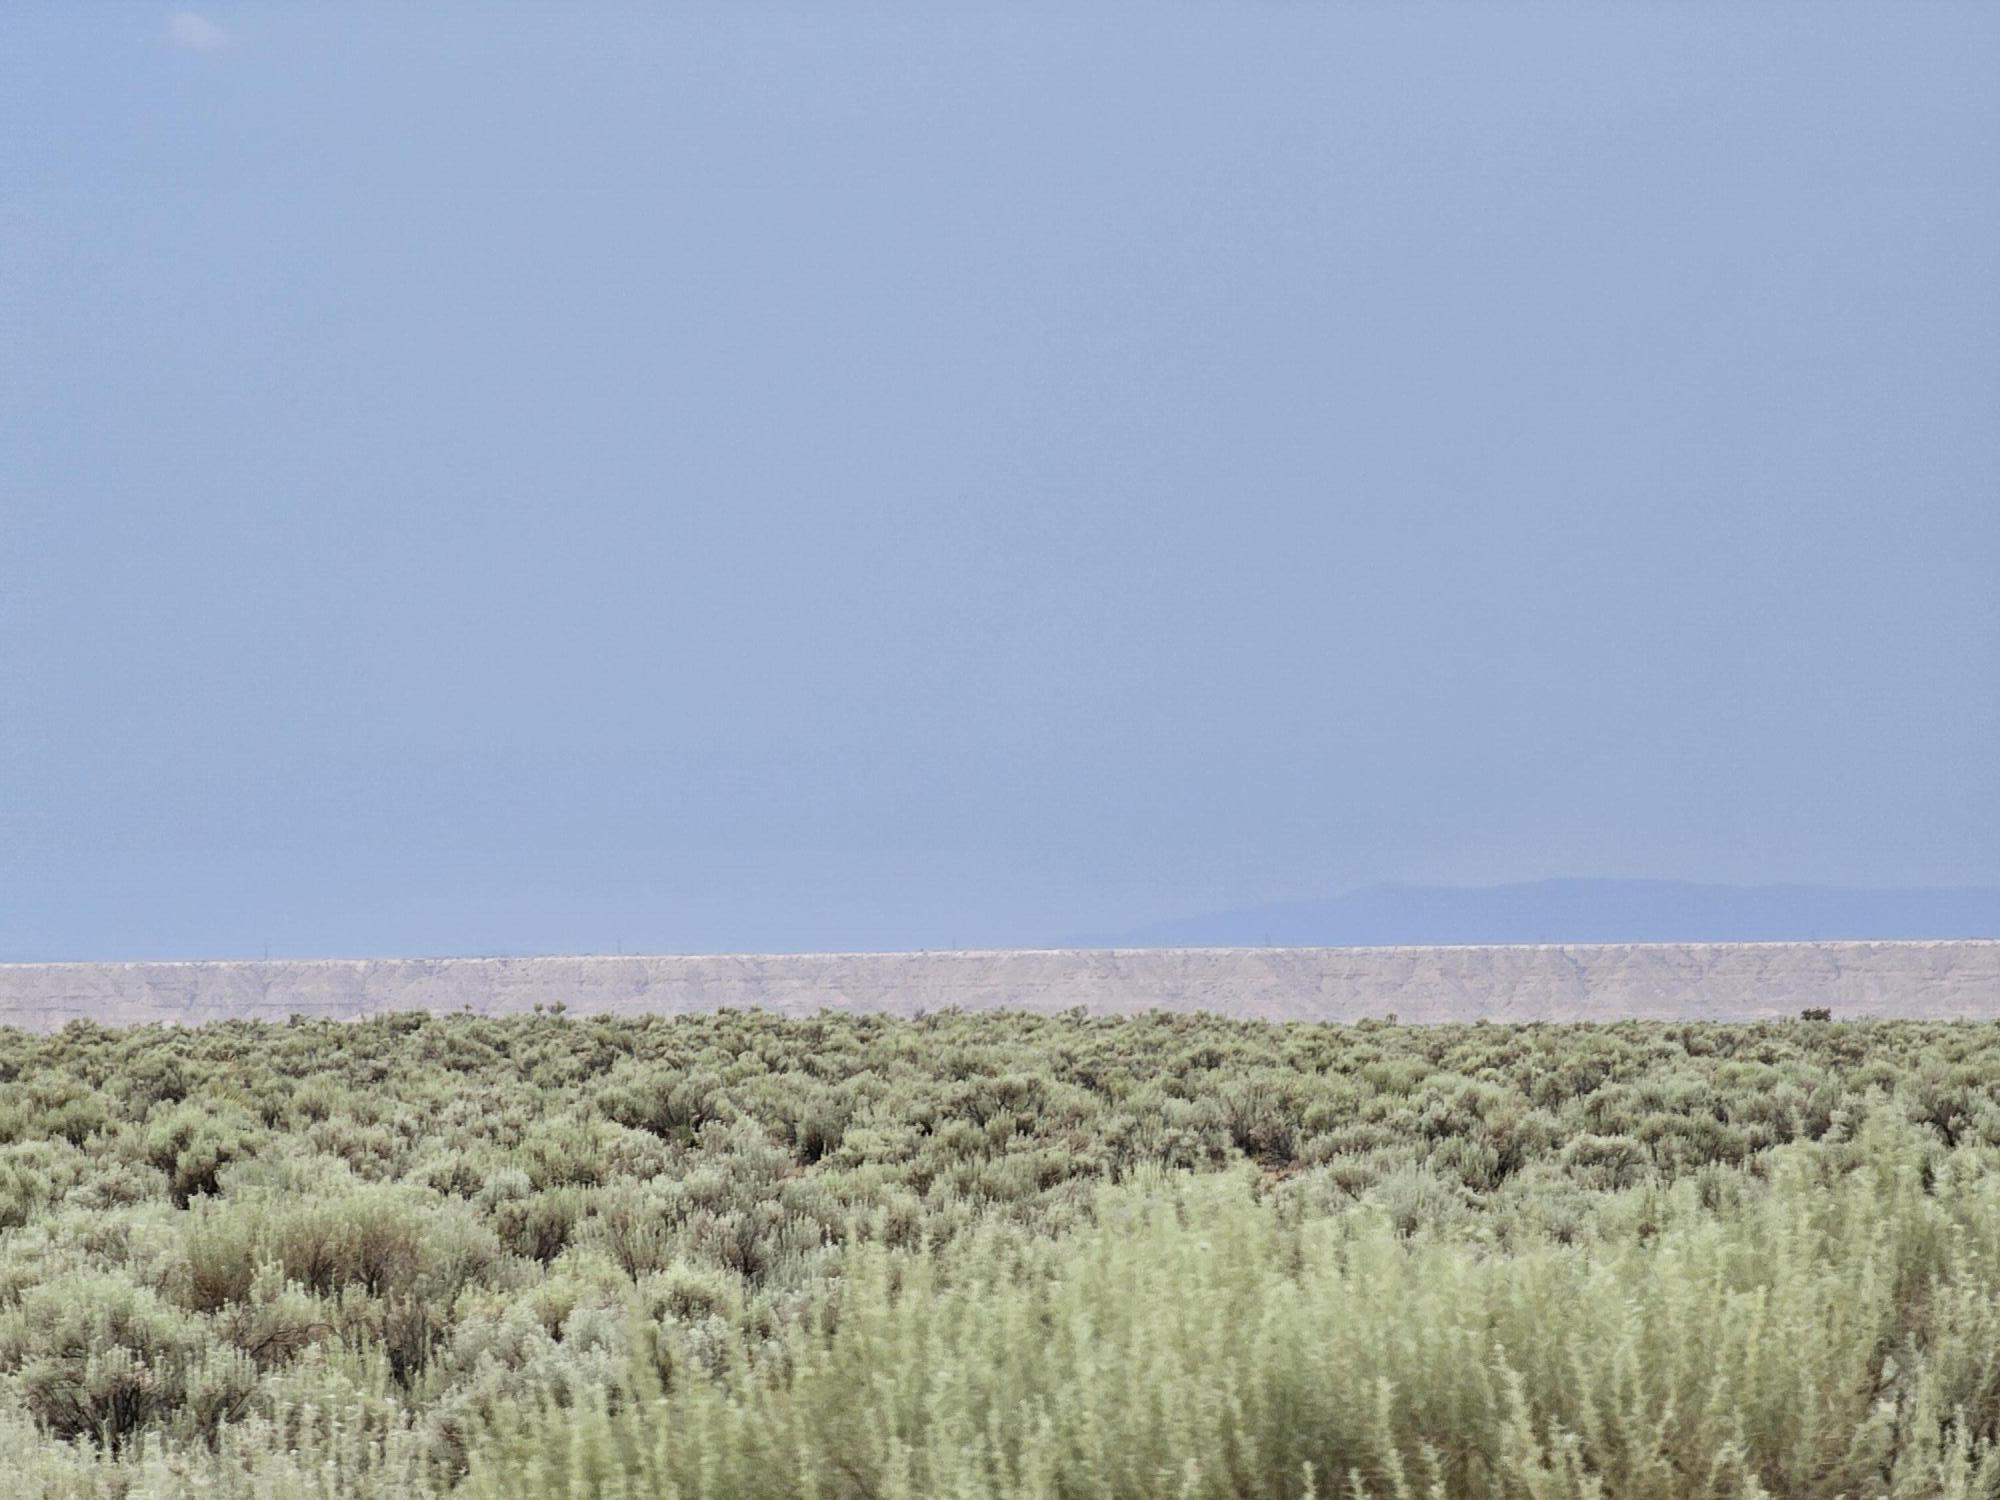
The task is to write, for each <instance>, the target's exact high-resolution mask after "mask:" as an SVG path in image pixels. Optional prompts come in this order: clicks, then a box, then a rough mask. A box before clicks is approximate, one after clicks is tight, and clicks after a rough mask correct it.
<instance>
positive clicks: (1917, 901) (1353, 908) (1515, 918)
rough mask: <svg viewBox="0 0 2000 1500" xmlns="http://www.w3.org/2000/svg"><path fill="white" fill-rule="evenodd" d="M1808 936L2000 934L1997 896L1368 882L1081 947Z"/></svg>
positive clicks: (1979, 892)
mask: <svg viewBox="0 0 2000 1500" xmlns="http://www.w3.org/2000/svg"><path fill="white" fill-rule="evenodd" d="M1814 938H1862V939H1868V938H1873V939H1891V938H2000V888H1991V887H1961V888H1956V889H1937V890H1911V889H1891V890H1849V889H1844V888H1841V887H1837V886H1817V885H1762V886H1728V885H1699V884H1695V883H1692V882H1689V881H1681V880H1537V881H1533V882H1530V883H1528V884H1525V885H1493V886H1465V887H1456V886H1417V885H1375V886H1369V887H1367V888H1365V889H1362V890H1357V891H1351V892H1349V893H1348V894H1346V895H1344V896H1335V897H1332V898H1330V899H1327V900H1320V901H1287V902H1282V903H1280V904H1277V905H1273V906H1252V907H1244V908H1242V909H1240V910H1236V911H1220V912H1211V913H1209V914H1207V915H1204V916H1195V917H1185V918H1182V919H1180V920H1177V921H1171V922H1157V923H1154V924H1153V925H1151V926H1148V927H1141V928H1138V929H1136V930H1134V931H1131V932H1126V933H1122V934H1119V935H1117V936H1115V937H1113V938H1110V939H1107V940H1104V941H1100V942H1095V943H1091V944H1088V945H1087V946H1092V947H1133V948H1209V947H1215V948H1233V947H1263V946H1267V945H1270V946H1277V947H1285V948H1294V947H1298V948H1316V947H1332V948H1350V947H1376V946H1393V945H1401V944H1453V943H1678V942H1743V943H1748V942H1784V941H1795V940H1805V939H1814Z"/></svg>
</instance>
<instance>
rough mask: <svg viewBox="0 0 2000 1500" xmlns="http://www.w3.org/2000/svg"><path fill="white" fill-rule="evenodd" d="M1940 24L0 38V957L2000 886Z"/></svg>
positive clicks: (497, 945) (409, 949)
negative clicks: (1526, 888)
mask: <svg viewBox="0 0 2000 1500" xmlns="http://www.w3.org/2000/svg"><path fill="white" fill-rule="evenodd" d="M1996 76H2000V7H1996V6H1992V5H1977V6H1975V5H1963V6H1954V5H1905V4H1893V5H1870V6H1849V5H1840V4H1828V5H1812V6H1806V5H1779V4H1773V5H1760V6H1741V5H1719V4H1718V5H1672V6H1667V5H1660V6H1645V5H1621V6H1603V5H1595V4H1593V5H1581V6H1561V5H1536V6H1480V7H1473V6H1463V7H1434V6H1427V5H1421V4H1416V5H1409V4H1397V5H1393V6H1391V5H1383V6H1336V7H1305V6H1260V5H1212V6H1191V5H1177V4H1167V5H1153V4H1149V5H1145V6H1131V7H1127V6H1121V5H1110V4H1105V5H1090V6H1064V7H1054V6H1047V7H1040V6H1035V5H1012V4H1009V5H1000V4H993V5H944V6H930V5H917V4H909V5H870V4H856V5H845V6H835V7H819V6H814V7H803V6H802V7H796V8H787V7H776V6H760V5H754V4H753V5H745V6H727V7H724V6H699V7H696V6H673V5H644V6H636V5H635V6H629V7H616V6H607V5H593V4H562V5H506V6H499V5H480V6H454V5H449V4H441V5H431V6H422V7H416V6H406V5H400V4H397V5H365V4H364V5H348V4H342V5H338V6H333V5H326V6H293V5H285V6H262V5H253V4H231V5H228V6H223V5H219V4H218V5H214V6H206V7H202V8H199V9H197V10H194V11H185V12H178V13H177V12H175V11H174V10H173V9H172V8H170V7H167V8H160V9H150V8H148V7H146V6H144V5H118V6H75V5H69V4H46V5H38V4H13V5H9V6H7V7H6V8H5V10H4V12H0V958H18V959H31V958H83V957H127V956H135V957H136V956H148V955H158V956H195V955H209V954H214V955H220V954H251V955H254V954H256V953H258V952H261V951H264V950H265V949H267V948H268V950H269V951H271V952H273V953H288V954H317V953H324V954H342V953H368V952H383V953H393V952H404V953H434V952H480V951H492V952H500V951H536V950H590V949H612V948H614V947H619V946H623V947H625V948H627V949H628V950H629V949H633V948H653V949H674V948H686V949H729V948H847V947H902V946H932V947H939V946H952V945H973V944H1006V943H1024V942H1025V943H1032V942H1040V941H1047V940H1050V939H1052V938H1058V937H1061V936H1063V935H1065V934H1068V933H1073V932H1087V931H1107V930H1115V929H1118V928H1120V927H1123V926H1129V925H1136V924H1140V923H1144V922H1148V921H1152V920H1155V919H1158V918H1163V917H1170V916H1174V915H1178V914H1180V913H1183V912H1192V911H1199V910H1203V909H1205V908H1211V907H1220V906H1232V905H1244V904H1249V903H1254V902H1259V901H1270V900H1282V899H1292V898H1303V897H1312V896H1318V895H1322V894H1326V893H1328V892H1332V891H1337V890H1341V889H1344V888H1347V887H1351V886H1355V885H1360V884H1366V883H1369V882H1373V881H1379V880H1399V881H1424V882H1438V883H1481V882H1492V881H1507V880H1522V879H1534V878H1538V877H1543V876H1551V875H1624V876H1659V877H1674V878H1682V879H1694V880H1721V881H1744V882H1756V881H1808V882H1830V883H1836V884H1850V885H1894V884H1904V885H1908V884H1981V883H1985V884H2000V753H1996V746H2000V587H1996V581H2000V415H1996V413H2000V89H1995V88H1994V87H1993V79H1994V78H1995V77H1996Z"/></svg>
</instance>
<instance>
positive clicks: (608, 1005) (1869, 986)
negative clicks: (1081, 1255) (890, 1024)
mask: <svg viewBox="0 0 2000 1500" xmlns="http://www.w3.org/2000/svg"><path fill="white" fill-rule="evenodd" d="M557 1001H561V1002H562V1003H564V1004H565V1005H567V1006H568V1007H569V1009H570V1010H571V1011H572V1012H575V1013H579V1014H599V1013H603V1014H611V1015H684V1014H689V1013H692V1012H697V1011H713V1010H720V1009H724V1008H732V1007H733V1008H737V1009H752V1008H755V1009H764V1010H772V1011H778V1012H782V1013H784V1014H787V1015H801V1014H807V1013H811V1012H814V1011H819V1010H828V1011H846V1012H853V1013H863V1012H881V1013H887V1014H891V1015H903V1016H909V1015H915V1014H918V1013H920V1012H923V1011H935V1010H943V1009H945V1008H947V1007H952V1006H956V1007H959V1008H961V1009H964V1010H1025V1011H1037V1012H1042V1013H1051V1012H1056V1011H1063V1010H1068V1009H1071V1008H1072V1007H1076V1006H1081V1007H1082V1008H1083V1009H1085V1010H1087V1011H1090V1012H1092V1013H1094V1014H1097V1015H1130V1014H1134V1013H1137V1012H1141V1011H1147V1010H1170V1011H1197V1010H1199V1011H1215V1012H1218V1013H1221V1014H1224V1015H1231V1016H1243V1017H1251V1018H1255V1019H1260V1020H1270V1021H1282V1020H1312V1021H1359V1020H1364V1019H1367V1018H1370V1017H1385V1016H1388V1015H1391V1014H1393V1015H1395V1016H1397V1017H1398V1018H1399V1019H1401V1020H1404V1021H1473V1020H1482V1019H1484V1020H1493V1021H1617V1020H1635V1019H1646V1020H1714V1021H1749V1020H1765V1019H1784V1018H1790V1017H1795V1016H1797V1015H1798V1013H1799V1012H1800V1011H1801V1010H1803V1009H1805V1008H1806V1007H1808V1006H1825V1007H1826V1008H1828V1009H1829V1010H1831V1011H1832V1012H1833V1013H1834V1016H1835V1017H1836V1019H1858V1018H1861V1017H1866V1016H1879V1017H1897V1018H1907V1019H1918V1018H1924V1019H1946V1020H1955V1019H1964V1020H1982V1021H1984V1020H2000V941H1976V942H1973V941H1968V942H1884V943H1648V944H1610V945H1603V946H1587V947H1586V946H1561V945H1550V946H1541V947H1507V948H1471V947H1468V948H1180V949H1113V950H1106V949H1052V950H1042V951H1036V950H1025V949H1024V950H1001V951H989V952H943V953H815V954H710V955H678V956H664V957H617V958H612V957H574V958H442V959H415V958H409V959H404V958H385V959H354V960H344V959H314V960H298V961H293V960H265V961H254V962H253V961H246V962H216V963H121V964H103V963H88V964H0V1025H11V1026H18V1027H25V1028H29V1029H33V1030H52V1029H54V1028H56V1027H59V1026H62V1025H64V1024H65V1023H66V1022H69V1021H72V1020H89V1021H96V1022H99V1023H102V1024H105V1025H120V1026H124V1025H139V1024H144V1023H148V1022H169V1023H182V1024H198V1023H202V1022H209V1021H222V1020H283V1019H285V1018H286V1017H287V1016H291V1015H302V1016H322V1017H333V1018H336V1019H340V1020H354V1019H359V1018H362V1017H366V1016H372V1015H378V1014H381V1013H383V1012H385V1011H400V1010H427V1011H433V1012H438V1013H455V1012H462V1011H471V1012H474V1013H477V1014H480V1015H515V1014H519V1013H521V1012H523V1011H527V1010H530V1009H531V1008H532V1007H533V1006H535V1005H536V1004H542V1005H549V1004H553V1003H555V1002H557Z"/></svg>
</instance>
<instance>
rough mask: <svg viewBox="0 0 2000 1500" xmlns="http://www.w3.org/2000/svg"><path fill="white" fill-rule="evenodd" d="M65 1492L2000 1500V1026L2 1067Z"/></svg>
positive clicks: (726, 1029) (373, 1044)
mask: <svg viewBox="0 0 2000 1500" xmlns="http://www.w3.org/2000/svg"><path fill="white" fill-rule="evenodd" d="M0 1085H3V1086H0V1468H4V1473H5V1474H6V1475H7V1476H8V1479H7V1487H6V1493H8V1494H10V1495H12V1494H20V1495H26V1496H33V1497H38V1500H39V1497H48V1500H54V1497H58V1496H61V1497H70V1496H77V1497H85V1496H88V1497H104V1500H109V1497H123V1500H138V1497H147V1500H169V1497H171V1500H193V1497H197V1496H201V1497H225V1500H228V1497H242V1500H249V1497H267V1496H268V1497H278V1500H284V1497H308V1496H312V1497H326V1500H332V1497H355V1500H361V1497H368V1500H387V1497H413V1500H414V1497H423V1500H439V1497H445V1496H458V1497H464V1500H502V1497H514V1500H553V1497H558V1496H561V1497H605V1500H610V1497H638V1496H648V1497H651V1496H665V1495H681V1496H689V1497H715V1500H721V1497H743V1500H749V1497H793V1496H796V1497H801V1500H803V1497H807V1496H814V1497H826V1500H835V1497H843V1500H844V1497H853V1500H873V1497H889V1496H913V1497H914V1496H925V1497H929V1496H956V1497H968V1500H971V1497H1000V1496H1038V1497H1081V1496H1113V1497H1134V1500H1137V1497H1142V1496H1143V1497H1154V1496H1164V1495H1173V1496H1181V1495H1185V1496H1194V1497H1222V1496H1283V1497H1304V1496H1317V1497H1334V1496H1343V1497H1385V1500H1386V1497H1404V1496H1411V1497H1452V1500H1457V1497H1495V1500H1497V1497H1521V1500H1528V1497H1535V1500H1561V1497H1577V1500H1582V1497H1585V1496H1598V1497H1605V1500H1610V1497H1618V1500H1669V1497H1671V1500H1680V1497H1688V1496H1702V1497H1710V1496H1712V1497H1717V1500H1721V1497H1731V1500H1740V1497H1748V1496H1772V1497H1792V1500H1829V1497H1834V1496H1849V1497H1857V1500H1858V1497H1864V1496H1870V1497H1873V1496H1894V1497H1906V1500H1917V1497H1925V1500H1930V1497H1939V1496H1958V1497H1963V1496H1975V1495H1990V1494H1993V1493H1995V1492H1996V1488H2000V1456H1996V1454H1995V1450H1994V1443H1995V1441H1996V1437H2000V1295H1996V1294H2000V1176H1996V1174H1995V1173H1994V1171H1993V1167H1994V1165H1995V1163H1996V1153H2000V1027H1994V1026H1991V1025H1981V1024H1971V1023H1955V1024H1954V1023H1907V1022H1869V1023H1850V1022H1845V1021H1840V1020H1834V1021H1830V1022H1829V1021H1821V1020H1806V1019H1799V1018H1794V1019H1792V1020H1789V1021H1783V1022H1770V1023H1759V1024H1748V1025H1722V1024H1706V1023H1685V1022H1674V1023H1640V1022H1628V1023H1620V1024H1616V1025H1609V1026H1566V1025H1546V1024H1524V1025H1504V1024H1469V1025H1460V1024H1448V1025H1440V1026H1432V1027H1409V1026H1392V1025H1387V1024H1383V1023H1381V1022H1366V1023H1363V1024H1359V1025H1353V1026H1339V1025H1324V1024H1300V1023H1293V1024H1280V1025H1271V1024H1264V1023H1256V1022H1245V1021H1239V1020H1232V1019H1226V1018H1222V1017H1218V1016H1215V1015H1200V1014H1190V1015H1169V1014H1151V1015H1144V1016H1137V1017H1129V1018H1090V1017H1085V1016H1078V1015H1066V1016H1027V1015H1020V1014H991V1015H987V1014H977V1015H975V1014H965V1013H955V1012H943V1013H932V1014H929V1015H926V1016H924V1017H922V1018H920V1019H892V1018H886V1017H875V1016H819V1017H790V1018H788V1017H782V1016H776V1015H770V1014H757V1013H741V1012H738V1013H729V1014H720V1015H709V1016H694V1017H678V1018H669V1017H622V1018H621V1017H600V1018H583V1017H579V1016H577V1015H575V1014H565V1015H558V1014H551V1013H545V1014H540V1015H534V1014H530V1015H524V1016H518V1017H511V1018H504V1019H491V1018H479V1017H472V1016H463V1015H460V1016H430V1015H425V1014H417V1013H413V1014H407V1015H399V1016H393V1017H387V1018H381V1019H376V1020H371V1021H364V1022H360V1023H356V1024H338V1023H334V1022H330V1021H316V1020H307V1019H300V1020H297V1021H295V1022H290V1023H287V1022H277V1023H243V1022H230V1023H222V1024H216V1025H211V1026H205V1027H199V1028H188V1027H173V1028H165V1027H141V1028H134V1029H126V1030H115V1029H110V1028H106V1027H101V1026H97V1025H94V1024H89V1023H77V1024H72V1025H70V1026H68V1027H65V1028H63V1029H61V1030H59V1031H57V1032H54V1033H52V1034H44V1035H37V1034H32V1033H29V1032H26V1031H21V1030H0Z"/></svg>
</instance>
